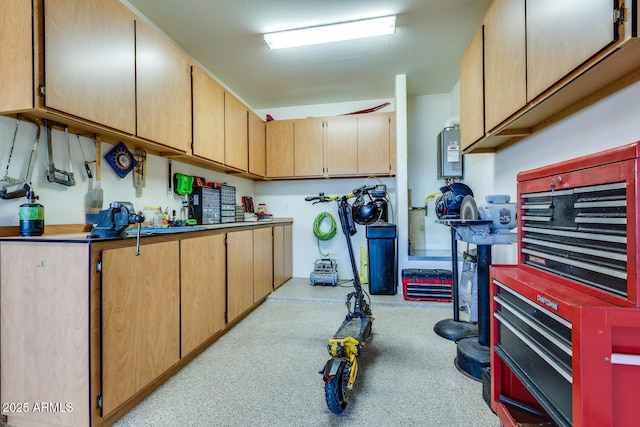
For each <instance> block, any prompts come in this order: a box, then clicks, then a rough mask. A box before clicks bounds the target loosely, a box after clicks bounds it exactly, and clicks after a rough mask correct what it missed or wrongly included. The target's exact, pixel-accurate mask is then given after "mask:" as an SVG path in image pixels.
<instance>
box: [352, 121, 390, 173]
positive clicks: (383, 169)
mask: <svg viewBox="0 0 640 427" xmlns="http://www.w3.org/2000/svg"><path fill="white" fill-rule="evenodd" d="M357 118H358V174H359V175H387V174H389V173H390V172H391V163H390V151H391V144H390V137H391V132H390V127H391V115H390V114H385V113H376V114H360V115H358V116H357Z"/></svg>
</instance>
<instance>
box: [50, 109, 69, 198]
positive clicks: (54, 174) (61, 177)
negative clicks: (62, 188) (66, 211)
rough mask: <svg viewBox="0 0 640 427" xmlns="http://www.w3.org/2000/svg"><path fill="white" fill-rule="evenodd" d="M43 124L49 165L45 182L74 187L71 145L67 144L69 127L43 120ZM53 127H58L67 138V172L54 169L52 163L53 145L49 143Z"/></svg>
mask: <svg viewBox="0 0 640 427" xmlns="http://www.w3.org/2000/svg"><path fill="white" fill-rule="evenodd" d="M45 124H46V128H47V154H48V157H49V165H48V167H47V181H49V182H55V183H57V184H62V185H66V186H68V187H72V186H74V185H76V180H75V178H74V176H73V171H72V167H71V144H70V143H69V127H68V126H67V125H62V124H59V123H54V122H51V121H48V120H45ZM54 127H60V128H62V129H64V131H65V136H66V138H67V155H68V156H69V171H65V170H62V169H58V168H56V166H55V164H54V162H53V143H52V141H51V131H52V129H53V128H54Z"/></svg>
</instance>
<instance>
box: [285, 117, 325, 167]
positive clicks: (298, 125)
mask: <svg viewBox="0 0 640 427" xmlns="http://www.w3.org/2000/svg"><path fill="white" fill-rule="evenodd" d="M322 127H323V122H322V119H315V118H314V119H302V120H296V121H294V123H293V144H294V150H293V151H294V161H293V164H294V173H295V176H298V177H308V176H322V175H323V174H324V154H323V151H324V150H323V143H322Z"/></svg>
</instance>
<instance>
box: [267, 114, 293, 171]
mask: <svg viewBox="0 0 640 427" xmlns="http://www.w3.org/2000/svg"><path fill="white" fill-rule="evenodd" d="M292 176H293V121H292V120H274V121H270V122H267V177H268V178H284V177H292Z"/></svg>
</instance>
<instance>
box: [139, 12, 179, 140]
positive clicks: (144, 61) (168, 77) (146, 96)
mask: <svg viewBox="0 0 640 427" xmlns="http://www.w3.org/2000/svg"><path fill="white" fill-rule="evenodd" d="M136 84H137V106H138V131H137V134H138V136H139V137H141V138H146V139H149V140H151V141H155V142H158V143H160V144H164V145H167V146H169V147H173V148H176V149H179V150H182V151H185V152H187V151H188V150H190V149H191V66H190V64H189V61H188V60H187V58H186V56H184V55H183V54H182V53H181V52H180V51H179V50H177V49H176V48H175V47H174V46H173V45H171V44H170V43H169V41H168V40H166V39H165V38H163V37H162V36H161V35H160V34H159V33H158V32H156V31H155V30H153V29H152V28H150V27H149V26H148V25H147V24H145V23H144V22H142V21H140V20H138V21H136Z"/></svg>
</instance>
